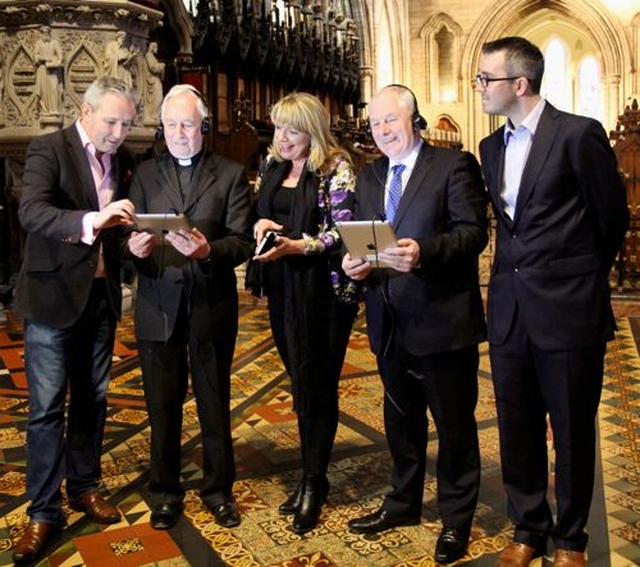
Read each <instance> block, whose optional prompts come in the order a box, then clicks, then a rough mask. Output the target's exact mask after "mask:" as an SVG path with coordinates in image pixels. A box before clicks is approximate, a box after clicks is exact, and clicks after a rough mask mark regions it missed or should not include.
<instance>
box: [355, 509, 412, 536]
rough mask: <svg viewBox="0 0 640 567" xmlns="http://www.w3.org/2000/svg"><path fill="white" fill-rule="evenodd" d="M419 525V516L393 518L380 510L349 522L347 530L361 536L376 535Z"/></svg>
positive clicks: (385, 511)
mask: <svg viewBox="0 0 640 567" xmlns="http://www.w3.org/2000/svg"><path fill="white" fill-rule="evenodd" d="M419 523H420V517H419V516H416V517H412V516H394V515H392V514H391V513H389V512H388V511H387V510H384V509H383V508H380V509H379V510H378V511H377V512H374V513H373V514H368V515H366V516H362V518H355V519H354V520H349V529H350V530H352V531H354V532H359V533H361V534H377V533H379V532H383V531H385V530H389V529H391V528H395V527H398V526H417V525H418V524H419Z"/></svg>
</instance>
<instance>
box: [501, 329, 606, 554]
mask: <svg viewBox="0 0 640 567" xmlns="http://www.w3.org/2000/svg"><path fill="white" fill-rule="evenodd" d="M605 351H606V345H605V344H601V345H594V346H592V347H589V348H581V349H574V350H557V351H545V350H543V349H540V348H538V347H537V346H536V345H535V344H533V343H532V342H531V340H530V339H529V337H528V335H527V332H526V329H525V328H524V325H523V322H522V320H521V318H520V317H517V318H516V321H515V322H514V328H513V331H512V333H511V335H510V337H509V339H508V340H507V342H506V343H505V344H503V345H498V346H496V345H491V347H490V357H491V366H492V373H493V383H494V388H495V394H496V405H497V410H498V426H499V431H500V455H501V461H502V476H503V482H504V486H505V491H506V493H507V498H508V513H509V517H510V518H511V520H512V521H513V523H514V524H515V534H514V538H515V540H516V541H519V542H521V543H526V544H528V545H531V546H534V547H536V548H538V549H541V550H542V551H544V550H546V544H547V539H548V538H549V537H551V538H552V539H553V541H554V543H555V546H556V547H560V548H562V549H571V550H575V551H584V549H586V546H587V539H588V537H587V534H586V533H585V531H584V528H585V526H586V524H587V521H588V518H589V509H590V507H591V499H592V495H593V483H594V475H595V447H596V426H595V418H596V412H597V410H598V404H599V403H600V394H601V390H602V377H603V369H604V354H605ZM547 415H549V417H550V422H551V428H552V431H553V444H554V449H555V453H556V463H555V496H556V502H557V520H556V522H555V524H554V522H553V518H552V514H551V510H550V506H549V503H548V501H547V488H548V478H549V465H548V459H547Z"/></svg>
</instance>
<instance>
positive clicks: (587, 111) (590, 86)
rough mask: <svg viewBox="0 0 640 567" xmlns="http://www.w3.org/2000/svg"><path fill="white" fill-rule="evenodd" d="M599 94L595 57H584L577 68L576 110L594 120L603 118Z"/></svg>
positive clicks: (598, 76)
mask: <svg viewBox="0 0 640 567" xmlns="http://www.w3.org/2000/svg"><path fill="white" fill-rule="evenodd" d="M601 101H602V97H601V96H600V69H599V67H598V62H597V61H596V59H595V57H593V56H591V55H589V56H588V57H585V58H584V59H583V60H582V62H581V63H580V67H579V68H578V105H577V108H576V112H577V113H578V114H582V115H583V116H590V117H591V118H595V119H596V120H603V119H604V108H603V107H602V102H601Z"/></svg>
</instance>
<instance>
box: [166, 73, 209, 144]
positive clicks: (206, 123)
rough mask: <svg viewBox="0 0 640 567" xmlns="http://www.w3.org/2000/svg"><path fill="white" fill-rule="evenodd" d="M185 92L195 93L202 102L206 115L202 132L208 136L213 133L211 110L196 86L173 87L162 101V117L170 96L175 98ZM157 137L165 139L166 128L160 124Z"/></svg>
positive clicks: (201, 128) (201, 126) (202, 124)
mask: <svg viewBox="0 0 640 567" xmlns="http://www.w3.org/2000/svg"><path fill="white" fill-rule="evenodd" d="M185 91H186V92H191V93H193V94H194V95H196V96H197V97H198V98H199V99H200V101H201V102H202V105H203V107H204V110H205V113H204V117H203V118H202V123H201V124H200V132H202V134H208V133H209V132H210V131H211V122H210V120H209V108H208V107H207V101H206V100H205V99H204V97H203V96H202V94H201V93H200V91H199V90H198V89H196V88H195V87H194V86H192V85H189V84H187V83H184V84H182V85H174V86H173V87H171V89H170V90H169V92H168V93H167V94H166V95H165V97H164V100H163V101H162V106H161V107H160V116H162V107H163V106H164V103H165V101H166V100H167V99H168V98H169V97H170V96H173V95H176V94H178V93H179V92H185ZM155 137H156V140H162V139H163V138H164V128H163V127H162V124H160V126H158V127H157V128H156V134H155Z"/></svg>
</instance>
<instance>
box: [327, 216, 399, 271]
mask: <svg viewBox="0 0 640 567" xmlns="http://www.w3.org/2000/svg"><path fill="white" fill-rule="evenodd" d="M336 228H337V229H338V232H339V233H340V237H341V238H342V241H343V242H344V244H345V246H346V247H347V250H348V251H349V254H351V256H352V257H353V258H366V259H367V260H369V262H376V258H377V255H378V253H379V252H382V251H383V250H386V249H387V248H391V247H393V246H395V245H396V243H397V240H398V239H397V238H396V234H395V232H394V231H393V228H392V227H391V225H390V224H389V223H388V222H386V221H381V220H368V221H338V222H336Z"/></svg>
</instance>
